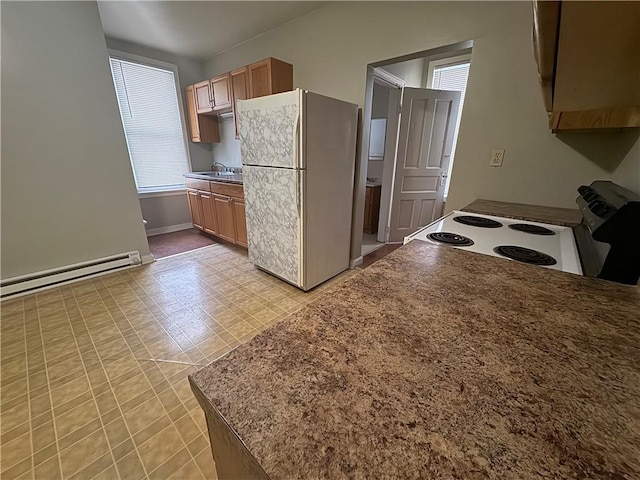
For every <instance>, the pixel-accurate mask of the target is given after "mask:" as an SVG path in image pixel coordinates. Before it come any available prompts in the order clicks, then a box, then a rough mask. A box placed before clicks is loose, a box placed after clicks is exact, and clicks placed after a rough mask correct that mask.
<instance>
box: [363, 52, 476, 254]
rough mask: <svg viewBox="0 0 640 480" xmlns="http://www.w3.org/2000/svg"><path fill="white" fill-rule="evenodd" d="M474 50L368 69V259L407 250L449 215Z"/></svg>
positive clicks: (398, 60)
mask: <svg viewBox="0 0 640 480" xmlns="http://www.w3.org/2000/svg"><path fill="white" fill-rule="evenodd" d="M471 48H472V42H471V41H468V42H461V43H459V44H456V45H451V46H449V47H442V48H438V49H434V50H430V51H425V52H420V53H416V54H411V55H407V56H404V57H398V58H395V59H391V60H385V61H381V62H377V63H375V64H371V65H369V66H368V69H367V89H366V94H365V108H364V115H363V122H364V123H366V125H364V124H363V135H362V146H361V148H362V150H361V152H362V154H361V158H360V166H361V168H362V170H364V173H363V172H362V171H361V173H360V178H359V180H360V182H361V185H360V188H361V189H363V190H364V193H365V195H363V196H362V197H363V198H362V200H363V201H362V203H361V204H360V207H359V208H362V210H363V212H364V215H363V229H362V233H361V235H362V242H361V245H360V248H359V249H358V250H357V252H358V253H360V254H361V255H362V256H364V255H366V254H367V253H370V252H372V251H375V250H376V249H378V248H381V247H382V246H383V245H385V244H388V243H402V241H403V239H404V237H405V236H407V235H409V234H411V233H413V232H414V231H415V230H417V229H419V228H421V227H422V226H424V225H427V224H429V223H431V222H432V221H433V220H435V219H437V218H439V217H440V216H442V215H443V213H444V206H445V203H446V195H447V193H448V190H449V185H450V181H451V172H452V165H453V161H454V155H455V145H456V140H457V136H458V129H459V125H460V115H461V113H462V106H463V101H464V94H465V91H466V82H467V78H468V73H469V68H470V60H471ZM438 91H439V92H440V93H438ZM451 91H455V92H458V93H455V94H451ZM403 115H404V122H403ZM434 135H435V137H434ZM399 142H400V143H399ZM399 145H400V147H399ZM376 223H377V224H376ZM354 227H355V224H354ZM354 233H355V232H354ZM356 256H357V255H356ZM352 258H355V257H354V256H353V255H352Z"/></svg>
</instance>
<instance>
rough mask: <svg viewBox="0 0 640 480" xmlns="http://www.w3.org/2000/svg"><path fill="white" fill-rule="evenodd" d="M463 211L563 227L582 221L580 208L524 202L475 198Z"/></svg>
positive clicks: (572, 225)
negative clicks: (543, 205) (544, 205)
mask: <svg viewBox="0 0 640 480" xmlns="http://www.w3.org/2000/svg"><path fill="white" fill-rule="evenodd" d="M462 211H464V212H471V213H480V214H485V215H495V216H497V217H507V218H515V219H517V220H529V221H530V222H540V223H549V224H551V225H560V226H564V227H574V226H576V225H578V224H579V223H580V222H581V221H582V215H581V214H580V210H578V209H577V208H576V209H573V208H558V207H542V206H540V205H526V204H524V203H508V202H498V201H495V200H482V199H480V200H475V201H473V202H471V203H470V204H469V205H467V206H466V207H464V208H463V209H462Z"/></svg>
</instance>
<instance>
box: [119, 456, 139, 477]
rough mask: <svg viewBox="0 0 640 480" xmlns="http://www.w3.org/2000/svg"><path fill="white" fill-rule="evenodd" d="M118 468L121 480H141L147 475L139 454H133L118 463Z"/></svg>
mask: <svg viewBox="0 0 640 480" xmlns="http://www.w3.org/2000/svg"><path fill="white" fill-rule="evenodd" d="M116 468H117V470H118V473H119V474H120V478H121V479H127V480H139V479H141V478H145V477H146V474H145V471H144V468H143V466H142V463H141V462H140V458H139V457H138V454H137V452H132V453H130V454H129V455H127V456H125V457H124V458H122V459H121V460H119V461H118V463H116Z"/></svg>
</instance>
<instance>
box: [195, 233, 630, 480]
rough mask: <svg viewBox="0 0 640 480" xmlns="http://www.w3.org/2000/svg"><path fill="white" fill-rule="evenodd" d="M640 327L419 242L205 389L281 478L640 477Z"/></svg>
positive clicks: (564, 291) (504, 268) (598, 292)
mask: <svg viewBox="0 0 640 480" xmlns="http://www.w3.org/2000/svg"><path fill="white" fill-rule="evenodd" d="M639 316H640V292H639V291H638V289H637V288H633V287H627V286H623V285H619V284H615V283H611V282H607V281H603V280H596V279H592V278H587V277H581V276H577V275H572V274H568V273H562V272H558V271H554V270H550V269H546V268H543V267H536V266H532V265H525V264H521V263H517V262H514V261H510V260H506V259H502V258H496V257H491V256H486V255H481V254H475V253H471V252H465V251H463V250H461V249H453V248H449V247H445V246H436V245H431V244H427V243H423V242H420V241H414V242H412V243H410V244H408V245H405V246H404V247H402V248H400V249H398V250H396V251H395V252H394V253H392V254H390V255H389V256H387V257H386V258H384V259H382V260H380V261H378V262H376V263H375V264H374V265H372V266H371V267H369V268H367V269H366V270H363V271H362V272H361V273H359V274H358V275H356V276H354V277H353V278H352V279H350V280H348V281H346V282H345V283H343V284H340V285H339V286H337V287H336V288H335V289H334V290H332V291H331V293H330V294H327V295H324V296H322V297H320V298H319V299H318V300H316V301H315V302H313V303H311V304H310V305H309V306H307V307H305V308H304V309H303V310H301V311H299V312H297V313H295V314H294V315H292V316H291V317H289V318H287V319H285V320H283V321H282V322H280V323H278V324H277V325H275V326H274V327H272V328H271V329H269V330H266V331H265V332H263V333H262V334H260V335H258V336H257V337H255V338H254V339H253V340H252V341H251V342H249V343H247V344H244V345H241V346H239V347H238V348H237V349H235V350H233V351H232V352H230V353H229V354H228V355H226V356H225V357H223V358H222V359H220V360H218V361H216V362H214V363H213V364H211V365H209V366H207V367H205V368H203V369H202V370H200V371H199V372H197V373H195V374H194V375H192V376H191V377H190V380H191V382H192V388H193V389H194V391H195V393H196V396H198V397H199V400H200V402H201V403H202V404H203V406H205V410H208V409H210V408H211V407H213V409H215V410H213V411H215V412H217V413H218V414H220V415H221V416H222V417H223V418H224V420H225V421H226V422H227V424H228V426H229V427H230V428H231V429H232V430H233V432H235V434H236V435H237V436H238V437H239V438H240V440H241V441H242V442H243V443H244V445H245V446H246V448H247V449H248V451H249V452H251V455H252V456H253V457H254V459H255V460H257V462H258V463H259V465H260V466H261V467H262V468H263V469H264V471H265V472H266V473H267V474H268V475H269V476H270V477H271V478H273V479H288V478H305V479H307V478H332V479H337V478H421V479H435V478H438V479H441V478H442V479H444V478H447V479H449V478H459V479H485V478H486V479H489V478H491V479H504V478H509V479H533V478H536V479H538V478H554V479H559V478H603V479H604V478H607V479H614V478H615V479H631V478H640V400H639V399H640V318H639ZM203 402H204V403H203ZM222 423H224V422H222ZM232 436H233V434H232ZM234 438H235V436H234ZM236 440H237V439H236ZM252 461H253V459H252Z"/></svg>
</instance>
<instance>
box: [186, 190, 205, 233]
mask: <svg viewBox="0 0 640 480" xmlns="http://www.w3.org/2000/svg"><path fill="white" fill-rule="evenodd" d="M187 198H188V199H189V210H191V221H192V222H193V226H194V227H196V228H199V229H200V230H204V222H203V215H202V199H201V198H200V195H199V194H198V190H193V189H191V188H188V189H187Z"/></svg>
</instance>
